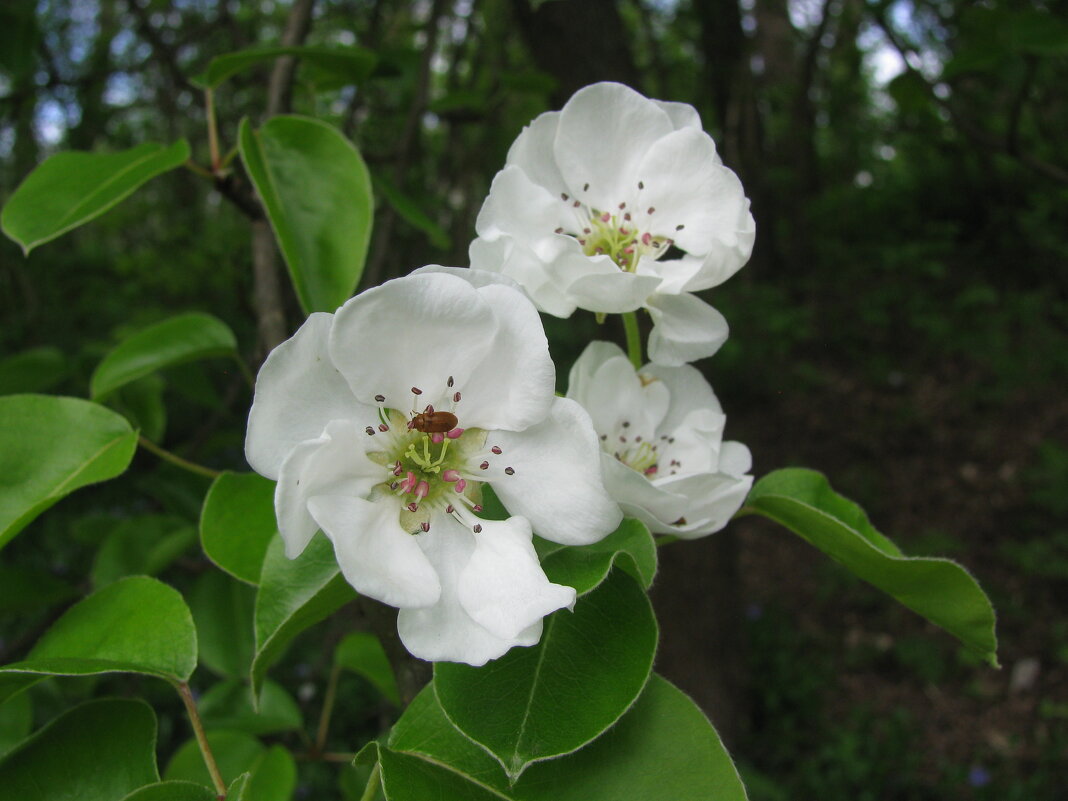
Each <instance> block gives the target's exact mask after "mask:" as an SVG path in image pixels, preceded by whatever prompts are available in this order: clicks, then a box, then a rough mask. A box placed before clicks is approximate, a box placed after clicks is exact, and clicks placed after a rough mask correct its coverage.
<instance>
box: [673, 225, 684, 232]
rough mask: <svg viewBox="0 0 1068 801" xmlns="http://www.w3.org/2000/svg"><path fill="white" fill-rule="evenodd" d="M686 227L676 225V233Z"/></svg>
mask: <svg viewBox="0 0 1068 801" xmlns="http://www.w3.org/2000/svg"><path fill="white" fill-rule="evenodd" d="M685 227H686V226H685V225H676V226H675V230H676V231H681V230H682V229H683V228H685Z"/></svg>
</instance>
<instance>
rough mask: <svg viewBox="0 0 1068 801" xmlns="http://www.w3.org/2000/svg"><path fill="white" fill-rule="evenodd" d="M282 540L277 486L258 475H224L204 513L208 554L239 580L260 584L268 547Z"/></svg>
mask: <svg viewBox="0 0 1068 801" xmlns="http://www.w3.org/2000/svg"><path fill="white" fill-rule="evenodd" d="M277 537H278V524H277V522H276V521H275V516H274V482H273V481H269V480H268V479H266V478H263V477H262V476H258V475H256V474H255V473H229V472H227V473H223V474H222V475H221V476H219V477H218V478H217V479H215V482H214V483H213V484H212V485H211V489H210V490H208V494H207V496H206V497H205V498H204V509H203V510H202V511H201V513H200V542H201V545H203V546H204V553H206V554H207V555H208V558H209V559H211V560H212V561H213V562H215V564H217V565H218V566H219V567H221V568H222V569H223V570H225V571H226V572H227V573H229V574H230V575H231V576H234V577H235V578H239V579H241V580H242V581H246V582H248V583H249V584H258V583H259V580H260V570H261V569H262V568H263V557H264V556H265V555H266V553H267V546H268V545H270V544H271V542H272V541H273V540H275V539H277Z"/></svg>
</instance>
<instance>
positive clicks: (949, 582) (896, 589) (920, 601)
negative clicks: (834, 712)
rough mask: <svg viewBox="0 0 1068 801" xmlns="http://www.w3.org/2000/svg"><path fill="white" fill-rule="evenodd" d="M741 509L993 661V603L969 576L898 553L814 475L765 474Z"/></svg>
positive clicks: (952, 565)
mask: <svg viewBox="0 0 1068 801" xmlns="http://www.w3.org/2000/svg"><path fill="white" fill-rule="evenodd" d="M743 511H749V512H756V513H758V514H761V515H763V516H764V517H767V518H770V519H771V520H774V521H775V522H777V523H779V524H781V525H783V526H785V527H786V528H788V529H790V530H791V531H793V532H794V533H795V534H797V535H799V536H800V537H801V538H802V539H804V540H806V541H807V542H809V543H810V544H811V545H814V546H815V547H817V548H819V549H820V550H821V551H823V552H824V553H825V554H827V555H828V556H830V557H831V558H832V559H834V560H835V561H836V562H838V563H840V564H842V565H843V566H845V567H846V568H848V569H849V570H851V571H852V572H853V573H855V574H856V575H857V576H859V577H860V578H862V579H864V580H865V581H867V582H869V583H871V584H873V585H875V586H876V587H878V588H879V589H881V590H882V591H883V592H886V593H888V594H889V595H891V596H893V597H894V598H896V599H897V600H898V601H900V602H901V603H902V604H904V605H905V606H907V607H908V608H909V609H911V610H913V611H914V612H916V613H918V614H920V615H922V616H923V617H925V618H927V620H929V621H931V622H932V623H934V624H935V625H936V626H940V627H942V628H943V629H945V630H946V631H948V632H949V633H950V634H952V635H953V636H954V637H957V638H958V639H959V640H960V641H961V642H963V643H964V644H965V645H966V646H968V647H969V648H971V649H972V650H974V651H976V652H978V653H979V654H981V655H982V656H983V657H984V658H985V659H986V660H987V661H988V662H990V664H991V665H994V666H995V667H996V666H997V664H998V663H997V638H996V636H995V633H994V622H995V621H994V609H993V607H991V605H990V600H989V599H988V598H987V596H986V593H984V592H983V590H982V589H981V588H980V586H979V585H978V583H976V581H975V579H974V578H972V576H971V575H970V574H969V573H968V572H967V571H966V570H965V569H964V568H963V567H961V566H960V565H958V564H957V563H956V562H952V561H950V560H948V559H934V558H927V557H908V556H903V555H902V554H901V551H900V550H899V549H898V547H897V546H896V545H894V544H893V543H892V542H891V541H890V540H888V539H887V538H886V537H884V536H883V535H882V534H880V533H879V532H878V531H876V530H875V529H874V528H873V527H872V525H871V523H869V522H868V517H867V515H866V514H865V513H864V510H863V509H861V508H860V507H859V506H857V505H856V504H855V503H853V502H852V501H850V500H847V499H846V498H843V497H842V496H841V495H838V494H837V493H836V492H834V490H832V489H831V486H830V484H828V483H827V479H826V478H825V477H824V476H823V475H821V474H820V473H817V472H815V471H814V470H804V469H801V468H789V469H785V470H776V471H775V472H773V473H769V474H768V475H766V476H764V478H762V479H760V480H759V481H758V482H757V483H756V485H755V486H754V487H753V489H752V490H751V491H750V493H749V498H748V499H747V500H746V506H745V507H744V508H743Z"/></svg>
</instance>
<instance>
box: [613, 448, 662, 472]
mask: <svg viewBox="0 0 1068 801" xmlns="http://www.w3.org/2000/svg"><path fill="white" fill-rule="evenodd" d="M659 459H660V457H659V455H658V454H657V452H656V448H654V447H653V446H652V445H650V444H649V443H648V442H642V443H641V444H639V445H638V447H637V448H634V447H630V448H627V450H625V451H624V452H623V453H622V455H620V456H619V461H621V462H623V464H625V465H627V467H630V468H633V469H634V470H637V471H638V472H639V473H642V474H646V475H647V474H648V471H649V470H650V469H652V468H654V467H656V465H657V462H658V461H659Z"/></svg>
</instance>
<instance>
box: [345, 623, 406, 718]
mask: <svg viewBox="0 0 1068 801" xmlns="http://www.w3.org/2000/svg"><path fill="white" fill-rule="evenodd" d="M334 662H336V663H337V664H338V665H339V666H340V667H342V668H344V669H345V670H351V671H352V672H353V673H358V674H359V675H361V676H363V677H364V678H365V679H367V680H368V681H369V682H371V684H373V685H374V687H375V689H377V690H378V691H379V692H380V693H382V695H384V696H385V697H386V698H388V699H389V700H390V701H392V702H393V703H394V704H396V705H397V706H400V702H401V701H400V692H399V691H398V690H397V679H396V677H395V676H394V675H393V667H392V666H391V665H390V664H389V658H388V657H387V656H386V652H385V650H384V649H383V648H382V643H381V642H379V640H378V637H376V636H375V635H373V634H371V633H369V632H366V631H354V632H353V633H352V634H349V635H347V636H346V637H345V639H343V640H342V641H341V642H340V643H338V646H337V650H336V651H334Z"/></svg>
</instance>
